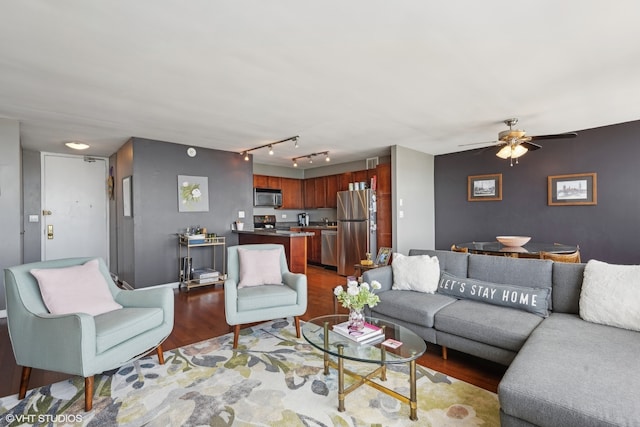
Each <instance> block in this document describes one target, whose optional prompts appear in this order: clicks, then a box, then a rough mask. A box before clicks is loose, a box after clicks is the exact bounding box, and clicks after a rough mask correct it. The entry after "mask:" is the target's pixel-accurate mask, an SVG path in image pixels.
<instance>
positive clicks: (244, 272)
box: [238, 248, 282, 288]
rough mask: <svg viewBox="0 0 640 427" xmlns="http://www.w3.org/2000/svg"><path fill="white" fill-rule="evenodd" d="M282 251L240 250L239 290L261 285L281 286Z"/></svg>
mask: <svg viewBox="0 0 640 427" xmlns="http://www.w3.org/2000/svg"><path fill="white" fill-rule="evenodd" d="M281 251H282V250H281V249H266V250H255V249H243V248H238V257H239V259H240V282H239V283H238V288H246V287H250V286H261V285H281V284H282V272H281V271H280V253H281Z"/></svg>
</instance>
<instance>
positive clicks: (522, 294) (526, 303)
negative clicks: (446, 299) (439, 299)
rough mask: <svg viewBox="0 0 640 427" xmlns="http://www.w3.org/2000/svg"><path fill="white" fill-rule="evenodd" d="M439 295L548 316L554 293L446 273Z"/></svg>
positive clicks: (440, 285)
mask: <svg viewBox="0 0 640 427" xmlns="http://www.w3.org/2000/svg"><path fill="white" fill-rule="evenodd" d="M438 293H439V294H445V295H450V296H453V297H456V298H459V299H470V300H474V301H481V302H486V303H488V304H494V305H501V306H505V307H511V308H517V309H520V310H524V311H528V312H529V313H533V314H537V315H538V316H541V317H547V316H549V300H550V297H551V290H550V289H548V288H528V287H525V286H514V285H505V284H500V283H491V282H484V281H482V280H476V279H469V278H465V277H456V276H454V275H452V274H450V273H447V272H446V271H443V272H442V274H441V275H440V282H438Z"/></svg>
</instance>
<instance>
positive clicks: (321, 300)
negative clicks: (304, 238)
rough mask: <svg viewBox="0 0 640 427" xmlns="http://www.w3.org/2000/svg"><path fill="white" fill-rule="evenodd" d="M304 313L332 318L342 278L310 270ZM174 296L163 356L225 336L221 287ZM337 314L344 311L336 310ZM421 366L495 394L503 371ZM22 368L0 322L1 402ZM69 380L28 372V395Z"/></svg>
mask: <svg viewBox="0 0 640 427" xmlns="http://www.w3.org/2000/svg"><path fill="white" fill-rule="evenodd" d="M307 279H308V300H309V305H308V309H307V312H306V314H305V315H304V316H302V319H303V320H307V319H311V318H313V317H317V316H321V315H323V314H329V313H333V312H334V311H333V310H334V304H333V288H334V287H335V286H336V285H338V284H343V283H345V278H344V277H342V276H338V275H337V274H336V272H335V271H331V270H326V269H324V268H321V267H316V266H309V267H308V272H307ZM174 293H175V325H174V328H173V332H172V333H171V335H170V336H169V338H167V340H166V341H165V342H164V344H163V348H164V350H170V349H174V348H177V347H181V346H184V345H187V344H191V343H195V342H198V341H202V340H205V339H208V338H212V337H216V336H219V335H223V334H226V333H227V332H230V331H231V329H230V328H229V326H228V325H227V324H226V322H225V318H224V293H223V290H222V285H216V286H215V287H213V286H209V287H204V288H200V289H192V290H191V291H189V292H184V291H182V292H178V291H177V290H175V291H174ZM338 311H339V312H341V313H342V312H344V313H346V312H347V311H346V309H343V308H342V307H338ZM418 363H419V364H420V365H422V366H426V367H429V368H431V369H434V370H436V371H439V372H442V373H444V374H446V375H449V376H452V377H454V378H458V379H460V380H463V381H466V382H468V383H471V384H475V385H477V386H479V387H482V388H484V389H487V390H490V391H492V392H496V390H497V386H498V383H499V382H500V379H501V378H502V376H503V375H504V372H505V370H506V367H504V366H502V365H499V364H496V363H493V362H489V361H486V360H483V359H479V358H476V357H473V356H470V355H467V354H464V353H460V352H457V351H454V350H449V352H448V360H443V359H442V357H441V349H440V347H439V346H437V345H434V344H427V352H426V353H425V354H424V355H423V356H422V357H420V359H418ZM20 372H21V368H20V367H19V366H17V365H16V362H15V358H14V357H13V350H12V349H11V342H10V340H9V333H8V330H7V320H6V319H1V320H0V378H2V381H0V396H8V395H12V394H17V393H18V387H19V384H20ZM66 378H69V375H66V374H61V373H58V372H50V371H43V370H40V369H33V372H32V374H31V381H30V382H29V389H32V388H34V387H39V386H43V385H46V384H51V383H54V382H57V381H61V380H63V379H66Z"/></svg>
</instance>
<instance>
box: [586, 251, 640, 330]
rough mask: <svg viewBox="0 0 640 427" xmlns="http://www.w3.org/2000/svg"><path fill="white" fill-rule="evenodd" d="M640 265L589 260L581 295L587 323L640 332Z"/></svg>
mask: <svg viewBox="0 0 640 427" xmlns="http://www.w3.org/2000/svg"><path fill="white" fill-rule="evenodd" d="M638 307H640V265H615V264H607V263H606V262H602V261H596V260H589V262H587V265H586V266H585V268H584V278H583V280H582V291H581V292H580V317H581V318H582V319H584V320H586V321H589V322H593V323H600V324H603V325H609V326H616V327H619V328H624V329H630V330H632V331H640V309H639V308H638Z"/></svg>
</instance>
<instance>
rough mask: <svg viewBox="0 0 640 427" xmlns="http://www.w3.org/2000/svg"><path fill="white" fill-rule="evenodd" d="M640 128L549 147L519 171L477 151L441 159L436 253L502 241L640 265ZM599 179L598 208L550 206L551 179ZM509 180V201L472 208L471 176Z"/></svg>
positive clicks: (603, 131)
mask: <svg viewBox="0 0 640 427" xmlns="http://www.w3.org/2000/svg"><path fill="white" fill-rule="evenodd" d="M638 135H640V121H634V122H629V123H624V124H619V125H613V126H606V127H602V128H596V129H590V130H584V131H579V132H578V137H577V138H575V139H568V140H549V141H543V142H541V144H540V145H542V148H541V149H539V150H537V151H534V152H530V153H527V154H525V155H524V156H523V157H522V158H521V159H520V163H519V164H518V165H514V166H513V167H510V166H509V161H508V160H502V159H499V158H498V157H496V156H495V153H496V151H497V150H496V149H495V148H489V149H477V150H472V151H466V152H462V153H455V154H447V155H441V156H436V158H435V206H436V224H437V228H436V248H438V249H447V248H449V247H450V246H451V244H452V243H455V242H468V241H494V240H495V236H498V235H525V236H532V237H533V240H535V241H539V242H560V243H567V244H578V245H580V250H581V253H582V258H583V261H586V260H588V259H591V258H594V259H598V260H601V261H605V262H611V263H621V264H640V249H638V246H637V244H638V242H639V241H640V225H639V222H638V218H640V186H639V185H638V183H639V182H640V166H639V165H640V163H639V159H640V144H639V143H638ZM586 172H596V173H597V174H598V175H597V178H598V204H597V205H596V206H548V205H547V176H549V175H564V174H572V173H586ZM495 173H502V180H503V190H502V191H503V197H502V201H495V202H468V201H467V176H468V175H481V174H495Z"/></svg>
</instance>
